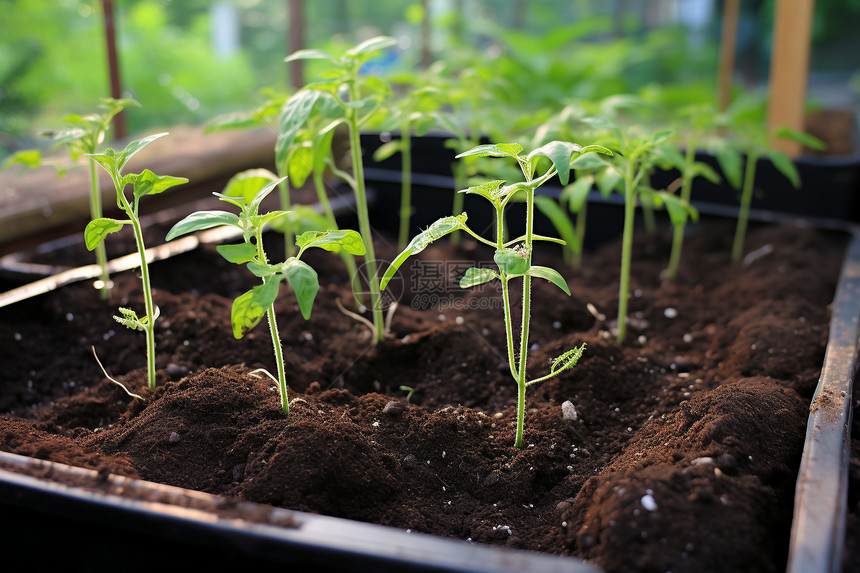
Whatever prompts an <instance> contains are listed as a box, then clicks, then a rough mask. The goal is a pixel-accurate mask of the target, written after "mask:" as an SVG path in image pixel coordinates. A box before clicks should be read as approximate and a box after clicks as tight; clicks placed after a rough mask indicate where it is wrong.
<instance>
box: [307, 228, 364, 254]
mask: <svg viewBox="0 0 860 573" xmlns="http://www.w3.org/2000/svg"><path fill="white" fill-rule="evenodd" d="M296 245H297V246H298V247H299V248H300V249H302V250H304V249H306V248H309V247H317V248H320V249H325V250H326V251H333V252H335V253H337V252H340V250H341V249H343V250H344V251H346V252H347V253H349V254H350V255H357V256H360V255H363V254H364V253H365V252H366V249H365V246H364V241H362V240H361V235H359V234H358V232H357V231H352V230H350V229H341V230H336V231H325V232H323V231H307V232H305V233H302V235H301V236H299V237H298V238H297V239H296Z"/></svg>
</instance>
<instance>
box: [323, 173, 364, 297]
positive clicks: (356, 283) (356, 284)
mask: <svg viewBox="0 0 860 573" xmlns="http://www.w3.org/2000/svg"><path fill="white" fill-rule="evenodd" d="M313 179H314V189H315V190H316V192H317V200H318V201H319V202H320V204H321V205H322V206H323V211H325V216H326V219H328V222H329V225H331V228H332V229H337V228H338V226H337V219H336V218H335V216H334V211H333V210H332V208H331V202H330V201H329V200H328V195H326V192H325V182H324V181H323V174H322V171H320V170H317V169H314V172H313ZM340 258H341V259H343V264H344V265H346V272H347V273H348V274H349V280H350V283H352V294H353V296H354V297H355V300H356V302H357V303H358V304H361V305H364V292H363V291H362V290H361V278H360V277H359V276H358V273H357V272H356V267H355V257H353V256H352V255H350V254H349V253H347V252H346V251H341V253H340Z"/></svg>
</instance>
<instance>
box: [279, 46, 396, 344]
mask: <svg viewBox="0 0 860 573" xmlns="http://www.w3.org/2000/svg"><path fill="white" fill-rule="evenodd" d="M396 43H397V42H396V40H394V38H388V37H384V36H379V37H375V38H371V39H369V40H366V41H364V42H362V43H361V44H359V45H357V46H355V47H354V48H352V49H350V50H348V51H347V52H346V53H345V54H344V55H343V56H341V57H339V58H337V57H335V56H333V55H331V54H328V53H326V52H323V51H320V50H299V51H298V52H295V53H293V54H291V55H289V56H287V58H286V60H285V61H287V62H291V61H294V60H308V59H322V60H327V61H328V62H329V63H330V64H331V65H332V66H333V67H334V69H333V70H332V71H330V72H328V73H327V74H326V75H325V79H324V80H322V81H320V82H315V83H311V84H308V85H306V86H305V88H304V89H302V90H301V91H299V92H298V93H296V94H295V95H294V96H293V97H292V98H290V101H288V102H287V104H286V105H285V107H284V117H290V118H291V119H290V121H291V124H294V125H301V123H303V120H301V118H302V116H304V118H305V119H306V118H307V116H308V115H309V114H310V110H311V109H312V108H313V105H314V103H315V101H316V99H317V98H320V97H324V98H328V99H332V100H333V101H335V102H336V103H337V105H338V106H340V108H341V109H342V110H343V113H344V117H343V119H342V120H338V123H345V124H346V125H347V127H348V129H349V147H350V152H351V155H352V174H349V173H346V172H344V171H342V170H340V169H338V168H337V167H336V166H335V165H334V164H333V163H332V164H330V167H331V169H332V171H333V172H334V173H335V174H336V175H338V176H339V177H341V178H342V179H343V180H344V181H346V182H347V183H348V184H349V185H350V187H352V189H353V191H354V193H355V198H356V207H357V209H358V225H359V230H360V232H361V238H362V240H363V241H364V244H365V246H366V249H367V250H366V253H365V264H366V268H367V274H368V276H367V281H368V283H369V287H370V310H371V313H372V316H373V327H374V337H373V340H374V342H375V343H378V342H380V341H381V340H383V339H384V338H385V320H384V318H383V315H382V296H381V293H380V288H379V275H378V269H377V263H376V253H375V251H374V248H373V236H372V234H371V232H370V216H369V214H368V210H367V193H366V191H365V182H364V163H363V162H362V158H361V143H360V141H359V130H360V129H361V126H362V125H364V124H365V123H366V122H367V121H368V120H369V119H370V118H371V117H373V115H374V114H375V113H376V111H377V110H378V109H379V107H380V105H381V102H382V100H383V99H384V98H386V97H387V96H388V95H389V94H390V93H391V88H390V86H389V85H388V84H387V83H385V82H384V81H382V80H380V79H379V78H377V77H375V76H364V75H362V74H361V73H360V70H361V66H362V64H364V63H365V62H367V61H368V60H369V59H370V58H372V57H374V56H376V55H377V54H379V53H380V52H381V51H382V50H385V49H386V48H389V47H391V46H393V45H395V44H396Z"/></svg>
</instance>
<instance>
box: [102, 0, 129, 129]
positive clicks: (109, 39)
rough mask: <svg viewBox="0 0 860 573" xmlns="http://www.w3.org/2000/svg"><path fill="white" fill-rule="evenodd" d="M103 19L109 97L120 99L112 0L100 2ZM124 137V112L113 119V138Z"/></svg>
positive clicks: (120, 83) (120, 86) (120, 85)
mask: <svg viewBox="0 0 860 573" xmlns="http://www.w3.org/2000/svg"><path fill="white" fill-rule="evenodd" d="M102 9H103V10H104V18H105V43H106V45H107V57H108V73H109V75H110V95H111V97H112V98H114V99H119V98H121V97H122V82H121V80H120V75H119V56H118V55H117V50H116V30H115V26H114V17H113V0H102ZM125 136H126V127H125V112H123V111H121V112H119V113H118V114H116V115H115V116H114V117H113V138H114V139H123V138H124V137H125Z"/></svg>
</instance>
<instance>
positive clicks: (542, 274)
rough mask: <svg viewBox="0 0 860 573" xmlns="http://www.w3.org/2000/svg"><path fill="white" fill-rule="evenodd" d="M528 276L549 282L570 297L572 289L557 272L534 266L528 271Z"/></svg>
mask: <svg viewBox="0 0 860 573" xmlns="http://www.w3.org/2000/svg"><path fill="white" fill-rule="evenodd" d="M526 274H527V275H529V276H531V277H537V278H541V279H545V280H548V281H549V282H551V283H552V284H554V285H555V286H557V287H558V288H560V289H561V290H563V291H564V292H565V293H566V294H567V295H568V296H570V289H569V288H568V287H567V282H566V281H565V280H564V277H562V276H561V275H560V274H559V272H558V271H557V270H555V269H551V268H549V267H539V266H533V267H531V268H530V269H529V270H528V272H527V273H526Z"/></svg>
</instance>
